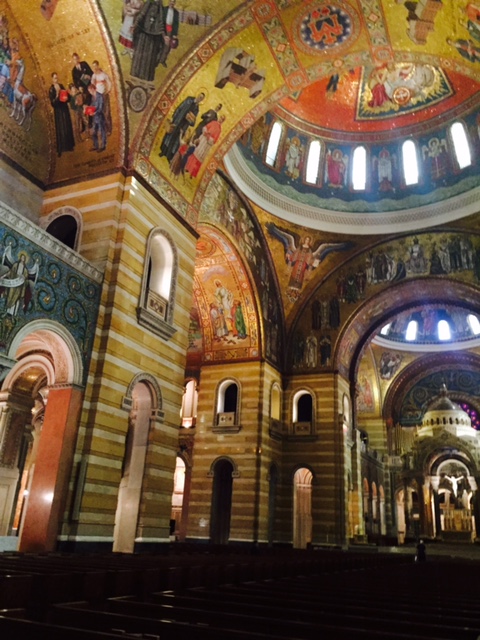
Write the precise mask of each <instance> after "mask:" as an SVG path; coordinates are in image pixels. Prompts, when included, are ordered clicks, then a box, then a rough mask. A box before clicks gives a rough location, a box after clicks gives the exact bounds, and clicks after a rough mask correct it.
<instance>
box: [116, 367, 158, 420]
mask: <svg viewBox="0 0 480 640" xmlns="http://www.w3.org/2000/svg"><path fill="white" fill-rule="evenodd" d="M139 382H144V383H145V384H146V385H147V386H148V387H149V389H150V392H151V394H152V417H153V418H154V419H155V420H156V421H157V422H163V420H164V419H165V412H164V411H163V409H162V406H163V399H162V390H161V388H160V385H159V384H158V381H157V379H156V378H155V377H154V376H153V375H152V374H150V373H145V372H141V373H137V374H136V375H135V376H134V377H133V378H132V380H131V381H130V384H129V385H128V387H127V392H126V394H125V395H124V396H123V399H122V409H125V411H131V410H132V407H133V390H134V389H135V387H136V385H137V384H138V383H139Z"/></svg>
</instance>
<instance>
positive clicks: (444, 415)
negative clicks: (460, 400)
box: [419, 385, 472, 435]
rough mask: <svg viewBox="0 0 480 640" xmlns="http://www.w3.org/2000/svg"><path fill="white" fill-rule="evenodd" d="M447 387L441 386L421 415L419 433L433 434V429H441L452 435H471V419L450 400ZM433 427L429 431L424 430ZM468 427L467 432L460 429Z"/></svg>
mask: <svg viewBox="0 0 480 640" xmlns="http://www.w3.org/2000/svg"><path fill="white" fill-rule="evenodd" d="M447 393H448V392H447V387H446V386H445V385H443V386H442V388H441V390H440V395H439V396H438V397H437V398H435V399H434V400H433V401H432V402H431V403H430V404H429V406H428V409H427V411H426V412H425V415H424V416H423V421H422V428H421V430H420V433H419V435H434V430H437V429H443V430H447V431H450V432H452V433H453V434H454V435H471V433H470V432H471V427H472V421H471V419H470V416H469V415H468V413H467V412H466V411H464V410H463V409H462V408H461V407H460V406H459V405H458V404H455V402H452V400H450V398H449V397H448V395H447ZM426 428H427V429H428V431H430V429H433V430H432V432H431V433H429V432H427V431H426ZM465 428H468V431H467V432H464V431H462V429H465Z"/></svg>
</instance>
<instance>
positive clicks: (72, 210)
mask: <svg viewBox="0 0 480 640" xmlns="http://www.w3.org/2000/svg"><path fill="white" fill-rule="evenodd" d="M62 216H70V217H71V218H73V219H74V221H75V223H76V225H77V228H76V233H75V238H74V240H73V243H72V245H73V246H71V245H70V244H68V245H67V246H70V247H71V248H72V249H73V250H74V251H78V250H79V247H80V246H81V243H82V234H83V217H82V214H81V212H80V211H79V210H78V209H77V208H76V207H71V206H69V205H67V206H64V207H59V208H58V209H55V210H54V211H52V212H51V213H49V214H48V216H47V217H46V218H41V219H40V226H41V227H42V229H45V231H47V233H50V231H49V230H48V229H49V227H50V225H52V223H54V222H55V221H56V220H58V218H61V217H62ZM54 237H55V238H57V240H60V238H58V236H57V235H54ZM60 241H61V242H63V241H62V240H60Z"/></svg>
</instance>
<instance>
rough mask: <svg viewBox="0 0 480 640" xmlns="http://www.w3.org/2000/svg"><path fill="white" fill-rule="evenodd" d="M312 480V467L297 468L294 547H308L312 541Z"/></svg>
mask: <svg viewBox="0 0 480 640" xmlns="http://www.w3.org/2000/svg"><path fill="white" fill-rule="evenodd" d="M312 480H313V474H312V472H311V471H310V469H307V468H306V467H302V468H300V469H297V471H296V472H295V475H294V476H293V547H294V549H306V548H307V546H308V544H309V543H310V542H311V541H312Z"/></svg>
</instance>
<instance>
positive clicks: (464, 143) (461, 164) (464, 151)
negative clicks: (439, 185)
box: [450, 122, 472, 169]
mask: <svg viewBox="0 0 480 640" xmlns="http://www.w3.org/2000/svg"><path fill="white" fill-rule="evenodd" d="M450 135H451V136H452V142H453V148H454V151H455V159H456V161H457V165H458V168H459V169H465V167H469V166H470V165H471V164H472V155H471V153H470V146H469V144H468V138H467V134H466V131H465V127H464V125H463V123H462V122H454V123H453V124H452V126H451V127H450Z"/></svg>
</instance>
